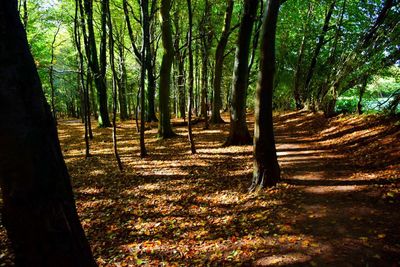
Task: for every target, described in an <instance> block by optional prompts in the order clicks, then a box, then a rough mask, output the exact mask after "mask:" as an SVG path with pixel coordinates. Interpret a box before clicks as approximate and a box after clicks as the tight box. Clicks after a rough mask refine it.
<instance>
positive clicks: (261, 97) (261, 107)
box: [250, 0, 280, 191]
mask: <svg viewBox="0 0 400 267" xmlns="http://www.w3.org/2000/svg"><path fill="white" fill-rule="evenodd" d="M279 2H280V1H279V0H269V1H268V2H267V5H266V10H265V14H264V22H263V30H262V38H261V40H262V43H261V51H260V72H259V75H258V77H259V78H258V82H257V90H256V110H255V124H254V170H253V182H252V185H251V187H250V191H253V190H256V189H258V188H263V187H265V186H274V185H276V183H277V182H279V180H280V168H279V163H278V159H277V156H276V147H275V137H274V130H273V120H272V92H273V88H274V85H273V81H274V75H275V35H276V24H277V20H278V13H279Z"/></svg>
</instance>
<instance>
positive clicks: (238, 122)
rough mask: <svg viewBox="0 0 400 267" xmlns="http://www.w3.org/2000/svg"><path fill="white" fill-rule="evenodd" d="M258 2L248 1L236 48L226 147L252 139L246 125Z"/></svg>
mask: <svg viewBox="0 0 400 267" xmlns="http://www.w3.org/2000/svg"><path fill="white" fill-rule="evenodd" d="M258 2H259V1H258V0H246V1H245V2H244V9H243V15H242V20H241V23H240V28H239V37H238V41H237V46H236V55H235V66H234V70H233V80H232V103H231V122H230V129H229V137H228V139H227V140H226V142H225V144H224V145H226V146H230V145H248V144H251V142H252V139H251V136H250V132H249V129H248V128H247V123H246V98H247V87H248V80H249V77H248V74H249V71H248V64H249V63H248V62H249V49H250V40H251V32H252V28H253V24H254V20H255V18H256V13H257V6H258Z"/></svg>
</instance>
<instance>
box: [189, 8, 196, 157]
mask: <svg viewBox="0 0 400 267" xmlns="http://www.w3.org/2000/svg"><path fill="white" fill-rule="evenodd" d="M187 5H188V14H189V33H188V50H189V112H188V138H189V143H190V150H191V151H192V154H196V146H195V144H194V139H193V133H192V103H193V51H192V34H193V33H192V28H193V22H192V1H191V0H187Z"/></svg>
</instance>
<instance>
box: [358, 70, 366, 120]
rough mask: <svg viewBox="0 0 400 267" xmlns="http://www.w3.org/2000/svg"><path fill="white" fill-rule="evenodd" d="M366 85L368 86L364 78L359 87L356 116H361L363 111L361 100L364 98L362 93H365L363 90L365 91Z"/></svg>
mask: <svg viewBox="0 0 400 267" xmlns="http://www.w3.org/2000/svg"><path fill="white" fill-rule="evenodd" d="M367 84H368V77H365V78H364V81H363V82H362V84H361V87H360V94H359V96H358V103H357V112H358V115H361V114H363V110H362V106H363V105H362V100H363V96H364V93H365V89H367Z"/></svg>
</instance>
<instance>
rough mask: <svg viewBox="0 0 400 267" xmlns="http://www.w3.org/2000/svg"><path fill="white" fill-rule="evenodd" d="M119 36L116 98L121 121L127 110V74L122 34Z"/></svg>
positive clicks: (124, 117) (126, 116)
mask: <svg viewBox="0 0 400 267" xmlns="http://www.w3.org/2000/svg"><path fill="white" fill-rule="evenodd" d="M119 37H120V42H121V44H119V45H118V59H119V64H118V66H119V77H118V79H117V82H118V100H119V112H120V113H119V117H120V118H121V120H122V121H124V120H127V119H128V118H129V116H128V110H127V103H126V102H127V100H126V85H127V74H126V65H125V51H124V46H123V39H124V38H123V36H119Z"/></svg>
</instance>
